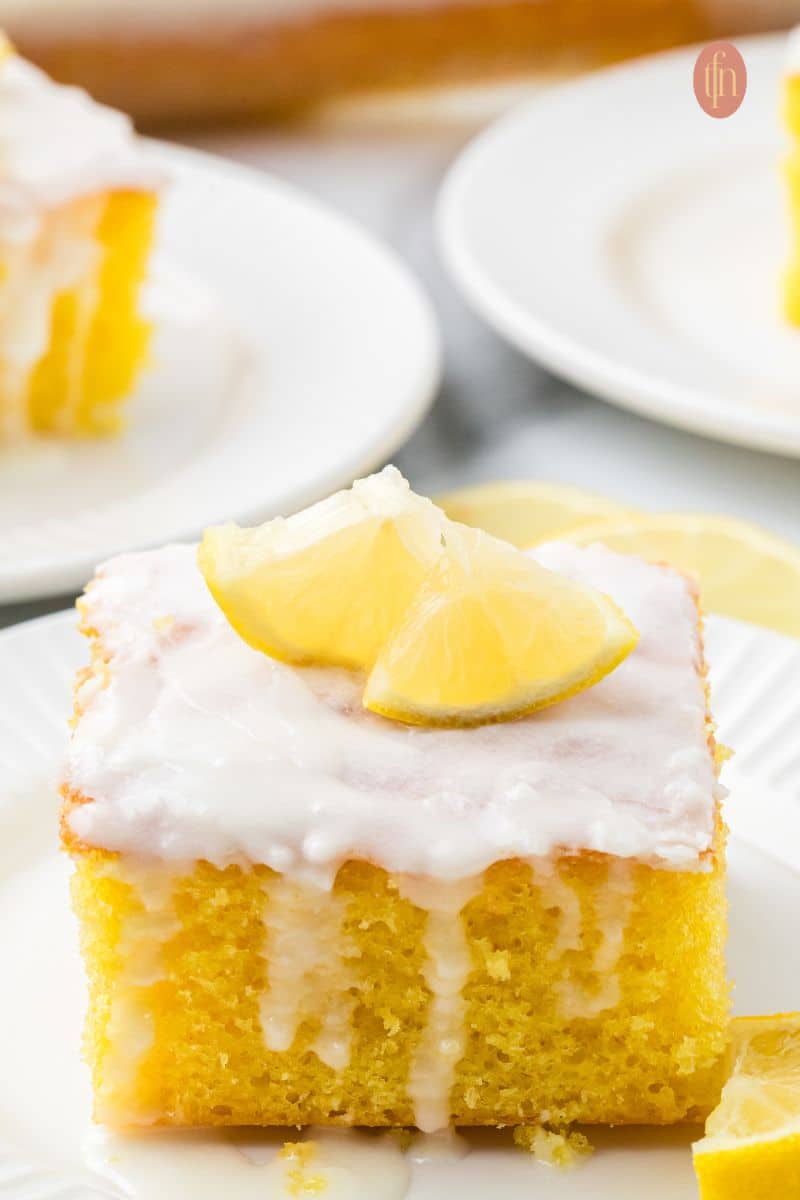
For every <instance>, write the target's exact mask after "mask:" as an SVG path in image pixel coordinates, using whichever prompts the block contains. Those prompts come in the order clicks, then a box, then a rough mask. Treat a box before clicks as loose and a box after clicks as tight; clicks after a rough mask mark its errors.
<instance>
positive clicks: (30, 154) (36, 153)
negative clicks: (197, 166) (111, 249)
mask: <svg viewBox="0 0 800 1200" xmlns="http://www.w3.org/2000/svg"><path fill="white" fill-rule="evenodd" d="M0 20H2V13H1V12H0ZM162 182H163V172H162V171H161V170H160V169H157V168H156V167H154V166H153V165H151V163H150V162H149V160H148V159H147V157H146V155H145V154H144V153H143V151H142V150H141V148H140V145H139V143H138V142H137V139H136V136H135V134H134V132H133V127H132V125H131V122H130V120H129V119H128V117H126V116H124V115H123V114H122V113H118V112H115V111H114V110H113V109H110V108H106V107H104V106H103V105H100V104H97V103H95V101H94V100H92V99H90V97H89V96H88V95H87V94H86V93H85V92H83V91H81V90H80V89H79V88H72V87H63V86H61V85H59V84H56V83H54V82H53V81H52V80H51V79H48V77H47V76H46V75H45V74H44V73H43V72H42V71H40V70H38V69H37V68H36V67H34V66H33V65H32V64H31V63H28V62H25V60H24V59H22V58H19V57H18V56H16V55H12V56H11V57H9V58H5V59H3V60H2V62H0V243H2V241H4V240H6V239H11V238H15V237H16V238H19V237H24V238H30V237H31V236H33V235H34V234H35V232H36V230H37V229H38V225H37V224H36V223H35V222H33V223H32V214H35V213H36V212H37V210H38V209H40V208H42V207H47V208H52V207H55V206H56V205H59V204H64V203H65V202H66V201H68V200H72V199H74V198H75V197H76V196H90V195H92V194H94V193H96V192H100V191H105V190H107V189H109V188H133V189H147V190H150V189H153V188H157V187H159V186H160V184H161V183H162Z"/></svg>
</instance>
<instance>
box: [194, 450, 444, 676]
mask: <svg viewBox="0 0 800 1200" xmlns="http://www.w3.org/2000/svg"><path fill="white" fill-rule="evenodd" d="M444 525H445V518H444V516H443V514H442V513H441V512H440V511H439V509H437V508H436V506H435V505H433V504H432V503H431V502H430V501H429V500H424V499H423V498H422V497H421V496H417V495H415V494H414V493H413V492H412V491H411V489H410V488H409V486H408V484H407V483H406V481H405V479H403V477H402V475H401V474H400V473H399V471H397V470H396V469H395V468H394V467H386V468H385V470H383V471H382V472H381V473H380V474H379V475H371V476H370V477H369V478H368V479H362V480H358V481H357V482H356V483H354V484H353V486H352V488H350V489H349V490H347V491H342V492H337V493H336V494H335V495H333V496H331V497H330V498H329V499H327V500H323V501H321V502H320V503H319V504H314V505H312V506H311V507H310V508H307V509H304V510H303V511H302V512H299V513H297V514H295V515H294V516H292V517H289V518H288V519H286V520H284V519H283V518H281V517H279V518H277V519H276V520H274V521H268V522H267V523H266V524H265V525H261V526H260V527H258V528H256V529H240V528H238V527H237V526H236V525H222V526H218V527H216V528H212V529H208V530H206V532H205V534H204V535H203V540H202V542H201V543H200V548H199V551H198V562H199V565H200V569H201V571H202V572H203V575H204V576H205V580H206V583H207V584H208V587H209V589H210V591H211V594H212V595H213V597H214V599H215V600H216V601H217V603H218V604H219V606H220V608H221V609H222V611H223V612H224V613H225V616H226V617H227V618H228V620H229V621H230V623H231V625H232V626H233V628H234V629H235V630H236V632H237V633H238V634H239V635H240V637H242V638H244V640H245V641H246V642H248V643H249V644H250V645H251V646H253V647H254V648H255V649H257V650H261V651H263V652H264V653H266V654H269V655H271V657H273V658H278V659H281V660H282V661H284V662H291V663H298V664H314V663H322V664H332V665H339V666H345V667H350V668H368V667H370V666H371V665H372V663H373V662H374V661H375V658H376V657H377V654H378V651H379V650H380V648H381V647H382V646H383V644H384V642H385V641H386V639H387V637H388V636H389V634H390V632H391V631H392V629H394V627H395V626H396V625H397V623H398V622H399V620H400V618H401V617H402V615H403V613H404V612H405V610H406V609H407V608H408V606H409V604H410V602H411V600H412V598H413V597H414V595H415V593H416V592H417V591H418V590H419V587H420V585H421V583H422V580H423V579H424V577H425V576H426V574H427V573H428V571H429V569H430V567H431V566H432V564H433V563H434V562H435V560H436V558H437V557H438V556H439V554H440V553H441V547H442V529H443V527H444Z"/></svg>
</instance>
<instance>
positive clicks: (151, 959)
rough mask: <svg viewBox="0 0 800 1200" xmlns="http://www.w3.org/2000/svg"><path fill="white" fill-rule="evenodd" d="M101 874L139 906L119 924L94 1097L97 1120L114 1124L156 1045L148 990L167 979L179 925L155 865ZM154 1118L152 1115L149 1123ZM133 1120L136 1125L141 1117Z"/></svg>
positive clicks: (112, 866)
mask: <svg viewBox="0 0 800 1200" xmlns="http://www.w3.org/2000/svg"><path fill="white" fill-rule="evenodd" d="M106 870H107V871H108V873H109V874H110V875H112V876H114V877H115V878H118V879H121V880H122V881H123V882H125V883H127V884H129V885H130V886H131V887H132V888H133V890H134V892H135V895H136V899H137V900H138V902H139V904H140V905H141V906H142V907H141V909H140V910H137V911H134V912H132V913H130V914H129V915H128V916H127V917H126V918H125V920H124V921H123V922H122V927H121V932H120V939H119V942H118V944H117V952H118V954H119V956H120V962H121V963H122V964H123V966H122V970H121V972H120V975H119V977H118V979H117V981H116V987H115V989H114V992H113V995H112V997H111V1009H110V1012H109V1018H108V1027H107V1036H108V1049H107V1051H106V1054H105V1056H104V1059H103V1079H102V1083H101V1085H100V1086H99V1088H98V1091H97V1095H96V1106H95V1107H96V1112H97V1116H98V1119H99V1120H108V1121H109V1122H110V1123H111V1124H118V1123H120V1122H124V1121H125V1120H126V1118H127V1112H126V1106H127V1105H128V1104H129V1103H131V1101H130V1099H129V1097H130V1095H131V1094H132V1093H133V1092H134V1091H135V1087H136V1078H137V1068H138V1066H139V1064H140V1062H141V1061H142V1060H143V1059H144V1058H145V1057H146V1055H147V1052H148V1051H149V1050H150V1048H151V1047H152V1045H153V1042H154V1040H155V1028H154V1025H153V1013H152V1007H151V1003H150V998H149V989H150V988H151V987H152V986H153V984H154V983H157V982H158V981H159V980H161V979H163V978H165V976H166V970H165V968H164V963H163V957H162V954H163V949H164V946H165V945H166V943H167V942H168V941H169V939H170V938H172V937H174V935H175V934H176V933H178V932H179V930H180V928H181V924H180V921H179V920H178V917H177V914H176V912H175V906H174V903H173V900H172V879H171V877H170V876H169V875H165V874H164V872H163V870H161V869H160V868H159V867H158V866H155V867H149V866H148V865H147V864H143V863H134V862H132V861H130V860H126V861H125V862H124V864H122V866H120V865H119V864H118V863H117V862H116V861H114V862H110V863H108V864H107V866H106ZM132 1107H133V1106H132ZM158 1115H159V1114H158V1113H155V1112H154V1113H153V1120H154V1121H155V1120H156V1119H157V1117H158ZM137 1120H138V1121H139V1123H141V1120H142V1118H141V1114H137Z"/></svg>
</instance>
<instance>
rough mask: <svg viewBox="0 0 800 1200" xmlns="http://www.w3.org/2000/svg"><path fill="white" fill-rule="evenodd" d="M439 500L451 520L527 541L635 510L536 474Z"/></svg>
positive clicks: (520, 542)
mask: <svg viewBox="0 0 800 1200" xmlns="http://www.w3.org/2000/svg"><path fill="white" fill-rule="evenodd" d="M436 503H437V504H438V505H439V507H440V508H443V509H444V511H445V512H446V513H447V515H448V517H450V518H451V520H453V521H460V522H461V523H462V524H464V525H474V526H476V527H477V528H478V529H485V530H486V532H487V533H492V534H494V536H495V537H499V538H503V539H504V540H505V541H507V542H511V543H512V544H513V545H514V546H522V547H525V546H533V545H535V544H536V543H537V542H544V541H548V540H552V539H555V538H559V537H561V535H562V534H563V533H564V532H566V531H567V530H570V529H575V528H577V527H578V526H580V525H585V524H587V523H588V522H590V521H598V520H601V519H604V518H607V517H622V516H626V515H627V514H628V513H630V511H631V510H630V509H629V508H625V507H624V506H623V505H622V504H618V503H617V502H616V501H615V500H609V499H607V498H604V497H602V496H595V495H593V494H592V493H591V492H582V491H580V490H579V489H578V488H573V487H566V486H565V485H564V484H560V483H545V482H542V481H537V480H532V479H528V480H517V481H509V482H501V483H484V484H478V485H477V486H476V487H467V488H461V489H460V490H459V491H457V492H447V493H446V494H445V495H443V496H438V497H437V499H436Z"/></svg>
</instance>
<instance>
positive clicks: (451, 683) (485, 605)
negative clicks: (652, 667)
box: [364, 526, 638, 725]
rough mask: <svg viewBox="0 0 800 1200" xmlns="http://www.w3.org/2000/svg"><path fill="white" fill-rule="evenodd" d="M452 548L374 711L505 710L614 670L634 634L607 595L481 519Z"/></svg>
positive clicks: (454, 721) (520, 709)
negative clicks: (483, 527)
mask: <svg viewBox="0 0 800 1200" xmlns="http://www.w3.org/2000/svg"><path fill="white" fill-rule="evenodd" d="M445 540H446V543H447V545H446V548H445V550H444V551H443V553H442V555H441V557H440V559H439V561H438V562H437V564H436V566H435V567H434V568H433V570H432V571H431V573H430V575H429V576H428V578H427V579H426V581H425V582H424V584H423V585H422V587H421V589H420V590H419V592H418V594H417V596H416V597H415V599H414V600H413V601H412V603H411V606H410V608H409V609H408V611H407V612H406V614H405V617H404V618H403V621H402V623H401V624H400V626H399V627H398V628H397V629H396V631H395V632H394V634H393V635H392V637H391V638H390V639H389V641H388V642H387V643H386V645H385V646H384V648H383V650H382V651H381V654H380V655H379V657H378V660H377V662H376V664H375V666H374V668H373V670H372V672H371V674H370V677H369V679H368V681H367V687H366V690H365V693H364V703H365V705H366V707H367V708H369V709H371V710H372V711H373V712H377V713H380V714H381V715H383V716H387V717H392V718H394V719H397V720H402V721H406V722H408V723H410V724H424V725H471V724H478V723H480V722H485V721H497V720H508V719H510V718H512V717H517V716H521V715H523V714H525V713H529V712H533V711H534V710H536V709H539V708H544V707H545V706H547V705H550V704H554V703H556V701H559V700H564V699H566V698H567V697H568V696H572V695H574V694H575V693H577V692H580V691H583V690H584V689H585V688H587V687H590V686H591V685H592V684H594V683H597V682H598V680H600V679H602V678H603V676H604V675H607V674H608V673H609V672H610V671H611V670H613V668H614V667H615V666H617V664H618V663H619V662H621V660H622V659H623V658H624V657H625V656H626V655H627V654H628V653H630V651H631V650H632V649H633V647H634V646H635V644H636V641H637V639H638V635H637V633H636V631H635V629H634V628H633V626H632V625H631V624H630V622H629V621H628V620H627V619H626V618H625V616H624V615H623V614H622V613H621V612H620V610H619V609H618V608H617V607H616V605H615V604H614V603H613V602H612V601H611V600H610V599H609V598H608V597H607V596H604V595H602V594H601V593H599V592H596V591H594V590H593V589H591V588H586V587H582V586H580V585H578V584H576V583H573V582H571V581H569V580H567V579H564V578H562V577H561V576H559V575H556V574H554V573H553V572H552V571H547V570H545V569H544V568H543V567H541V566H539V565H538V563H536V562H534V561H533V560H532V559H530V558H528V557H527V556H525V555H523V554H520V553H519V552H518V551H516V550H514V549H513V548H512V547H510V546H506V545H505V544H504V543H502V542H498V541H496V540H495V539H494V538H490V537H489V536H487V535H486V534H484V533H481V532H479V531H478V530H472V529H467V528H466V527H463V526H461V527H459V526H451V527H450V530H449V532H448V533H447V534H446V535H445Z"/></svg>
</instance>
